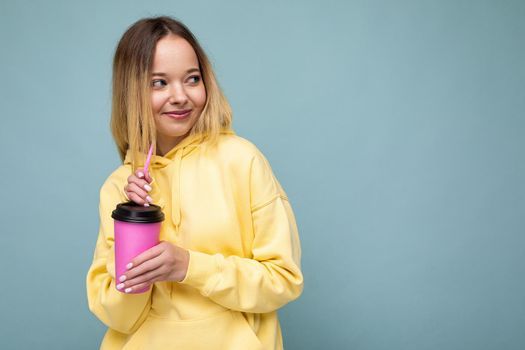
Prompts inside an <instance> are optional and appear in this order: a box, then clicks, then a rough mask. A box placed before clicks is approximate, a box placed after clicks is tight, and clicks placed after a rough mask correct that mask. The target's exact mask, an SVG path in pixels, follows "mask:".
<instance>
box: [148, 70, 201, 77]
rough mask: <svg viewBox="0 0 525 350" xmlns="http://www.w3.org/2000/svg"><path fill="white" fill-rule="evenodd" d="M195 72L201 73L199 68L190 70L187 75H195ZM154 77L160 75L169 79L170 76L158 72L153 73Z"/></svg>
mask: <svg viewBox="0 0 525 350" xmlns="http://www.w3.org/2000/svg"><path fill="white" fill-rule="evenodd" d="M193 72H200V70H199V68H190V69H188V70H187V71H186V74H189V73H193ZM152 75H159V76H161V77H167V76H168V75H167V74H166V73H162V72H157V73H152Z"/></svg>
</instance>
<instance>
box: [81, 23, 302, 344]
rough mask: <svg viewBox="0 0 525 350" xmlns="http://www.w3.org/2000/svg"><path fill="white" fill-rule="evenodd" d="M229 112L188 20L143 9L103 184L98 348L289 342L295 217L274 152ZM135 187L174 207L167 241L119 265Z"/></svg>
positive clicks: (124, 63) (97, 261)
mask: <svg viewBox="0 0 525 350" xmlns="http://www.w3.org/2000/svg"><path fill="white" fill-rule="evenodd" d="M231 121H232V112H231V108H230V106H229V104H228V102H227V100H226V98H225V96H224V95H223V93H222V92H221V89H220V87H219V85H218V83H217V81H216V79H215V75H214V73H213V70H212V67H211V64H210V62H209V61H208V58H207V56H206V54H205V53H204V51H203V49H202V48H201V46H200V45H199V43H198V42H197V40H196V39H195V37H194V36H193V34H192V33H191V32H190V31H189V30H188V28H187V27H185V26H184V25H183V24H182V23H181V22H179V21H177V20H175V19H173V18H170V17H156V18H145V19H141V20H139V21H137V22H136V23H135V24H133V25H132V26H131V27H130V28H129V29H128V30H127V31H126V32H125V33H124V35H123V37H122V38H121V40H120V42H119V44H118V46H117V49H116V52H115V57H114V62H113V107H112V116H111V129H112V133H113V137H114V139H115V143H116V145H117V148H118V151H119V154H120V157H121V159H122V161H123V164H122V165H121V166H120V167H119V168H117V169H116V170H115V171H114V172H113V173H112V174H111V175H110V176H109V177H108V179H107V180H106V181H105V183H104V184H103V186H102V188H101V190H100V206H99V210H100V230H99V234H98V239H97V243H96V248H95V253H94V257H93V262H92V265H91V267H90V268H89V271H88V274H87V278H86V283H87V296H88V302H89V308H90V310H91V311H92V312H93V313H94V314H95V315H96V316H97V317H98V318H99V319H100V320H101V321H102V322H103V323H104V324H105V325H107V327H108V330H107V332H106V334H105V336H104V339H103V341H102V344H101V349H103V350H113V349H149V350H156V349H163V350H164V349H191V350H195V349H225V350H234V349H242V350H247V349H282V347H283V345H282V335H281V329H280V326H279V321H278V317H277V310H278V309H279V308H280V307H282V306H283V305H285V304H286V303H288V302H290V301H292V300H294V299H296V298H297V297H299V295H300V294H301V292H302V289H303V276H302V273H301V269H300V255H301V251H300V243H299V236H298V232H297V226H296V223H295V219H294V214H293V212H292V208H291V206H290V203H289V201H288V198H287V196H286V193H285V192H284V190H283V189H282V187H281V186H280V184H279V182H278V180H277V179H276V178H275V176H274V174H273V172H272V169H271V167H270V165H269V163H268V161H267V160H266V158H265V157H264V155H263V154H262V153H261V152H260V151H259V150H258V149H257V147H256V146H254V145H253V144H252V143H251V142H249V141H248V140H246V139H243V138H241V137H239V136H237V135H236V134H235V133H234V132H233V130H232V129H231ZM150 144H153V145H155V152H154V156H153V157H152V161H151V165H150V172H149V174H150V175H151V177H150V176H147V175H145V173H144V171H143V164H144V159H145V154H146V153H147V150H148V147H149V145H150ZM128 200H132V201H134V202H136V203H138V204H140V205H145V206H148V205H149V204H150V203H154V204H156V205H159V206H160V207H161V208H162V210H163V212H164V214H165V216H166V220H165V221H164V222H163V223H162V227H161V232H160V243H159V244H158V245H156V246H154V247H153V248H151V249H149V250H147V251H146V252H144V253H142V254H140V255H139V256H137V257H135V258H134V259H133V261H132V262H131V267H130V268H129V269H128V270H127V272H126V273H125V274H124V275H122V276H115V271H114V270H115V269H114V261H115V257H114V250H113V242H114V232H113V219H112V218H111V212H112V210H113V209H114V208H115V207H116V205H117V204H118V203H121V202H125V201H128ZM145 286H151V288H150V289H149V291H148V292H146V293H141V294H133V293H132V292H133V290H136V289H141V288H143V287H145ZM117 288H118V290H117Z"/></svg>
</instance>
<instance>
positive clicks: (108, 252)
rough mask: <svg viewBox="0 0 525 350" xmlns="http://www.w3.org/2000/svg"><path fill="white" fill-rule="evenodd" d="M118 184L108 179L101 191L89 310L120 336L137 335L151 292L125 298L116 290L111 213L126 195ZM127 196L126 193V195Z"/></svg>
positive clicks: (149, 304) (89, 292) (89, 280)
mask: <svg viewBox="0 0 525 350" xmlns="http://www.w3.org/2000/svg"><path fill="white" fill-rule="evenodd" d="M116 182H118V181H111V177H110V179H108V181H106V183H104V185H103V186H102V188H101V190H100V205H99V213H100V230H99V233H98V239H97V244H96V248H95V253H94V256H93V262H92V264H91V267H90V268H89V271H88V273H87V277H86V286H87V297H88V304H89V309H90V310H91V312H93V313H94V314H95V316H97V318H98V319H99V320H100V321H102V322H103V323H104V324H105V325H106V326H108V327H109V328H112V329H114V330H116V331H118V332H121V333H126V334H130V333H133V332H134V331H135V330H137V329H138V327H139V326H140V325H141V324H142V322H144V320H145V318H146V316H147V314H148V311H149V309H150V306H151V290H150V291H148V292H146V293H142V294H125V293H121V292H119V291H118V290H116V289H115V253H114V249H113V243H114V231H113V219H112V218H111V212H112V211H113V209H114V208H115V207H116V205H117V204H118V203H120V202H121V201H125V198H122V196H123V194H121V192H122V191H120V187H119V184H117V183H116ZM122 193H123V192H122Z"/></svg>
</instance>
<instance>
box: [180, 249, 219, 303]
mask: <svg viewBox="0 0 525 350" xmlns="http://www.w3.org/2000/svg"><path fill="white" fill-rule="evenodd" d="M188 252H189V254H190V260H189V263H188V271H187V272H186V276H185V277H184V279H183V280H182V281H180V282H179V283H182V284H185V285H188V286H191V287H193V288H196V289H198V290H199V291H200V292H201V294H203V295H204V296H209V295H210V294H211V293H212V292H213V290H214V289H215V287H216V286H217V284H218V283H219V282H220V278H221V268H220V259H221V256H220V255H209V254H206V253H201V252H197V251H193V250H188Z"/></svg>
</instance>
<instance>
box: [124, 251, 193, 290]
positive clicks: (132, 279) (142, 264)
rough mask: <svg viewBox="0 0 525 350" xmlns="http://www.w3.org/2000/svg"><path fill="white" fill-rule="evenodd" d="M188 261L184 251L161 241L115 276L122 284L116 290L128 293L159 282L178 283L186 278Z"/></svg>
mask: <svg viewBox="0 0 525 350" xmlns="http://www.w3.org/2000/svg"><path fill="white" fill-rule="evenodd" d="M189 260H190V254H189V252H188V251H187V250H186V249H184V248H181V247H178V246H176V245H174V244H171V243H170V242H166V241H161V242H160V243H159V244H157V245H156V246H154V247H153V248H150V249H148V250H146V251H145V252H143V253H142V254H140V255H138V256H137V257H135V258H134V259H133V260H132V261H131V267H130V268H128V271H127V272H126V273H125V274H124V275H122V276H117V277H118V280H117V281H119V282H123V283H120V284H119V285H118V286H117V288H118V289H119V290H122V291H124V292H126V293H129V292H132V291H133V290H135V289H142V288H146V287H148V286H150V285H152V284H153V283H155V282H159V281H176V282H180V281H182V280H183V279H184V277H186V272H187V271H188V263H189ZM128 266H130V264H128Z"/></svg>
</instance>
